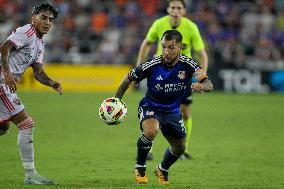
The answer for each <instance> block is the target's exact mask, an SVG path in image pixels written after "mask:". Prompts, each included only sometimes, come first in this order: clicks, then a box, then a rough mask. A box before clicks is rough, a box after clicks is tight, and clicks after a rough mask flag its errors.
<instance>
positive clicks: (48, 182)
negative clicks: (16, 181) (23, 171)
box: [24, 173, 55, 185]
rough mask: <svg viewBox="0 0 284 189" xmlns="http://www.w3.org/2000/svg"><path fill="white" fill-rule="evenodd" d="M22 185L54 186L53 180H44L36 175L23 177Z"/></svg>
mask: <svg viewBox="0 0 284 189" xmlns="http://www.w3.org/2000/svg"><path fill="white" fill-rule="evenodd" d="M24 183H25V184H43V185H54V184H55V182H54V181H53V180H50V179H47V178H44V177H43V176H41V175H39V174H38V173H36V174H34V175H33V176H31V177H25V180H24Z"/></svg>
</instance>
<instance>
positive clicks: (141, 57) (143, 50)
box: [136, 39, 153, 67]
mask: <svg viewBox="0 0 284 189" xmlns="http://www.w3.org/2000/svg"><path fill="white" fill-rule="evenodd" d="M152 45H153V44H152V43H150V42H149V41H148V40H147V39H144V41H143V42H142V44H141V46H140V49H139V53H138V56H137V62H136V67H137V66H139V65H140V64H142V63H143V62H144V61H145V59H146V58H147V56H148V55H149V52H150V50H151V48H152Z"/></svg>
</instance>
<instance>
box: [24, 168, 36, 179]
mask: <svg viewBox="0 0 284 189" xmlns="http://www.w3.org/2000/svg"><path fill="white" fill-rule="evenodd" d="M36 174H37V172H36V170H35V169H25V177H27V178H30V177H32V176H33V175H36Z"/></svg>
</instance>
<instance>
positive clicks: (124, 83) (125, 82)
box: [115, 75, 132, 99]
mask: <svg viewBox="0 0 284 189" xmlns="http://www.w3.org/2000/svg"><path fill="white" fill-rule="evenodd" d="M131 82H132V81H131V80H130V79H129V77H128V75H126V77H125V78H124V79H123V80H122V82H121V84H120V86H119V87H118V89H117V91H116V94H115V97H116V98H119V99H122V97H123V95H124V93H125V92H126V91H127V89H128V88H129V86H130V84H131Z"/></svg>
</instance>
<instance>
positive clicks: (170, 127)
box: [138, 106, 186, 139]
mask: <svg viewBox="0 0 284 189" xmlns="http://www.w3.org/2000/svg"><path fill="white" fill-rule="evenodd" d="M138 118H139V120H140V129H141V130H142V123H143V121H144V120H146V119H150V118H154V119H156V120H158V121H159V128H160V130H161V131H162V133H163V135H164V136H174V137H176V138H178V139H180V138H184V137H185V136H186V130H185V127H184V122H183V120H182V116H181V114H180V113H165V112H161V111H158V110H155V108H153V107H149V106H147V107H141V106H140V107H139V108H138ZM142 131H143V130H142Z"/></svg>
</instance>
